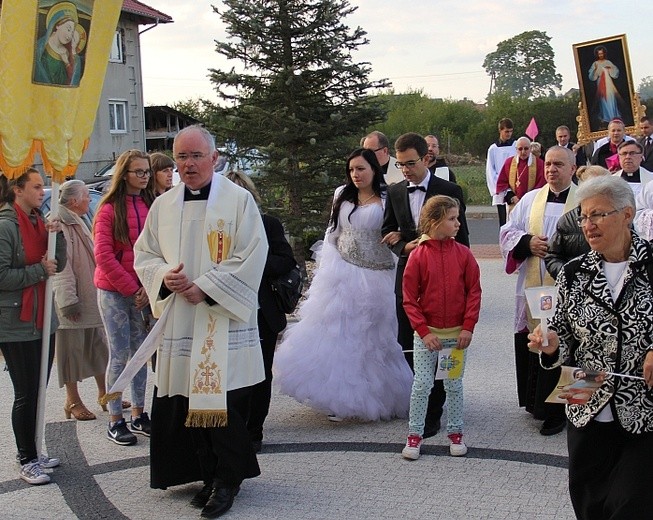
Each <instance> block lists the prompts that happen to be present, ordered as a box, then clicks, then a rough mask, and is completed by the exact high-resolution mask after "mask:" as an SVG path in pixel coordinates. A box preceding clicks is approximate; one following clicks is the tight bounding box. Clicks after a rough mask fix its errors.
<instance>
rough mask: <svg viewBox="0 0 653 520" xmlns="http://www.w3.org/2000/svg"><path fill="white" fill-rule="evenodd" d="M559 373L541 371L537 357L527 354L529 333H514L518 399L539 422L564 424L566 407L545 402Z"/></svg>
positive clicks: (557, 370)
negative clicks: (559, 422) (550, 421)
mask: <svg viewBox="0 0 653 520" xmlns="http://www.w3.org/2000/svg"><path fill="white" fill-rule="evenodd" d="M560 370H561V369H560V368H559V367H558V368H554V369H551V370H546V369H544V368H542V367H541V366H540V361H539V358H538V356H537V354H534V353H533V352H531V351H530V350H528V332H516V333H515V371H516V376H517V398H518V400H519V406H522V407H525V408H526V411H527V412H530V413H532V414H533V416H534V417H535V418H536V419H542V420H546V419H551V420H560V421H564V420H565V407H564V405H562V404H555V403H545V402H544V401H545V400H546V398H547V397H549V394H551V392H553V390H554V389H555V387H556V385H557V384H558V380H559V379H560Z"/></svg>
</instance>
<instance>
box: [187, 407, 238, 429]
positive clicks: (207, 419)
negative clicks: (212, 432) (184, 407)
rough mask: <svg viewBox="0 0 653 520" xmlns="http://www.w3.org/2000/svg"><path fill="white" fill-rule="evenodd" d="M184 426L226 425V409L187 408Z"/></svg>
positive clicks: (210, 426) (217, 426)
mask: <svg viewBox="0 0 653 520" xmlns="http://www.w3.org/2000/svg"><path fill="white" fill-rule="evenodd" d="M184 426H186V428H221V427H223V426H227V410H189V411H188V415H187V416H186V423H185V424H184Z"/></svg>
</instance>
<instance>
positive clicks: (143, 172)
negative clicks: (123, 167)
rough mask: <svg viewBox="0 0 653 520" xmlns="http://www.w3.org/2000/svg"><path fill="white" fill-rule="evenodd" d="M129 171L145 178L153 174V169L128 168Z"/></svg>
mask: <svg viewBox="0 0 653 520" xmlns="http://www.w3.org/2000/svg"><path fill="white" fill-rule="evenodd" d="M127 172H128V173H133V174H134V175H136V177H139V178H141V179H142V178H144V177H149V176H150V175H152V170H127Z"/></svg>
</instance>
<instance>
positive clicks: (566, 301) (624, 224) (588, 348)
mask: <svg viewBox="0 0 653 520" xmlns="http://www.w3.org/2000/svg"><path fill="white" fill-rule="evenodd" d="M576 197H577V199H578V201H579V203H580V208H581V210H580V215H579V216H578V224H579V225H580V227H581V228H582V230H583V234H584V235H585V239H586V240H587V243H588V244H589V246H590V248H591V251H589V252H588V253H586V254H585V255H583V256H581V257H579V258H576V259H574V260H572V261H570V262H569V263H567V264H566V265H565V266H564V268H563V269H562V271H561V272H560V275H559V276H558V279H557V282H556V285H557V287H558V305H557V308H556V313H555V316H554V317H553V318H552V319H551V320H550V323H549V326H550V329H549V332H548V344H547V345H544V344H543V342H542V332H541V330H540V328H539V327H538V328H536V329H535V331H534V332H533V333H532V334H531V335H530V336H529V339H530V340H531V342H530V344H529V346H531V347H535V348H537V349H539V350H540V352H541V354H540V362H541V363H542V366H544V367H545V368H546V367H552V366H558V365H561V364H563V363H564V364H566V365H571V366H575V367H579V368H580V369H582V370H593V371H598V372H602V373H604V377H605V379H604V381H603V383H602V384H601V386H600V388H599V389H598V390H597V391H596V392H595V393H594V394H593V395H592V397H591V398H590V399H589V401H588V402H587V404H570V405H567V418H568V419H569V423H570V424H569V429H568V434H567V435H568V436H567V446H568V450H569V491H570V494H571V501H572V504H573V506H574V511H575V513H576V516H577V517H578V518H579V519H592V520H595V519H601V518H615V519H616V518H649V517H650V516H651V511H653V493H651V489H650V488H651V486H650V475H651V468H653V449H651V448H652V447H653V391H652V390H651V389H652V387H653V252H652V246H651V245H650V244H649V243H648V242H647V241H645V240H643V239H641V238H640V237H639V236H637V234H636V233H635V232H634V231H633V230H632V227H631V224H632V221H633V217H634V215H635V198H634V195H633V192H632V190H631V189H630V188H629V186H628V184H627V183H626V182H625V181H624V180H623V179H621V178H619V177H613V176H608V177H598V178H595V179H590V180H588V181H586V182H584V183H583V184H582V186H580V187H579V188H578V191H577V195H576Z"/></svg>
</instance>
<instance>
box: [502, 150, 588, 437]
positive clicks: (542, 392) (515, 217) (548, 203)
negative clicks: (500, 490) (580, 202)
mask: <svg viewBox="0 0 653 520" xmlns="http://www.w3.org/2000/svg"><path fill="white" fill-rule="evenodd" d="M575 171H576V160H575V158H574V154H573V152H572V151H571V150H569V149H568V148H563V147H562V146H554V147H552V148H550V149H549V150H548V151H547V153H546V158H545V161H544V177H545V179H546V182H547V184H546V185H545V186H543V187H542V188H540V189H537V190H533V191H529V192H528V193H526V194H525V195H524V197H523V198H522V199H521V200H520V201H519V202H518V203H517V204H516V205H515V207H514V209H513V210H512V212H511V213H510V217H509V219H508V222H507V223H506V224H505V225H504V226H502V227H501V231H500V234H499V245H500V246H501V253H502V254H503V256H504V258H505V259H506V272H507V273H508V274H512V273H514V272H515V271H518V278H517V288H516V292H515V368H516V371H517V395H518V398H519V406H524V407H526V410H527V411H528V412H531V413H532V414H533V415H534V416H535V417H536V418H539V419H544V424H543V426H542V429H541V430H540V433H542V434H543V435H552V434H554V433H559V432H560V431H562V429H563V428H564V423H565V415H564V408H563V407H562V406H559V405H551V404H545V403H544V400H545V399H546V398H547V397H548V395H549V393H550V392H551V390H552V388H550V389H549V386H550V384H551V383H552V384H553V385H554V386H555V383H556V382H557V380H558V377H557V375H556V374H554V373H553V372H556V371H553V370H543V369H541V368H540V367H539V360H538V357H537V354H533V353H531V352H529V350H528V347H527V344H528V337H527V336H528V332H529V328H530V330H532V325H530V327H529V320H528V316H527V312H526V297H525V294H524V289H525V288H526V287H536V286H540V285H553V282H554V280H553V279H552V278H551V276H550V275H549V274H548V273H547V271H546V268H545V265H544V261H543V259H544V256H545V255H546V252H547V250H548V239H549V238H550V237H551V236H553V234H554V233H555V230H556V224H557V222H558V219H559V218H560V216H561V215H562V214H563V213H565V212H567V211H569V210H570V209H573V208H574V207H575V206H576V201H575V195H574V193H575V191H576V185H575V184H573V183H572V182H571V178H572V176H573V174H574V172H575ZM531 321H532V320H531ZM556 430H557V431H556Z"/></svg>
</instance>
